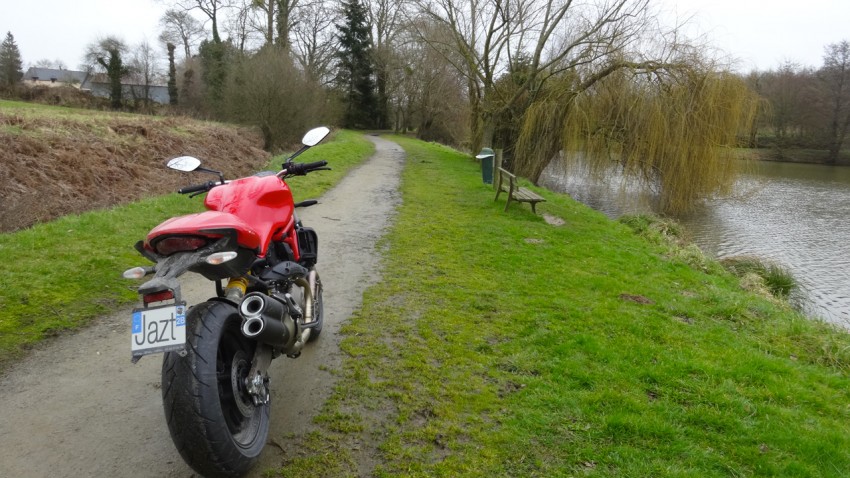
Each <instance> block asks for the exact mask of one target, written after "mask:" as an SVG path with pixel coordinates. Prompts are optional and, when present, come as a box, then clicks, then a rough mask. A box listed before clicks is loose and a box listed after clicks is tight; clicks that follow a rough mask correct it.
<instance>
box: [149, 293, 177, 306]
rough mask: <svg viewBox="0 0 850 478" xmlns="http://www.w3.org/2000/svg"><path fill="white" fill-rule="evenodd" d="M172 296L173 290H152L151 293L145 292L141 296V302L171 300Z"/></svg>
mask: <svg viewBox="0 0 850 478" xmlns="http://www.w3.org/2000/svg"><path fill="white" fill-rule="evenodd" d="M173 298H174V291H170V290H164V291H162V292H154V293H152V294H145V295H143V296H142V302H144V303H145V304H150V303H151V302H162V301H164V300H171V299H173Z"/></svg>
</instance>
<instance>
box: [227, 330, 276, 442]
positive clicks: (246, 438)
mask: <svg viewBox="0 0 850 478" xmlns="http://www.w3.org/2000/svg"><path fill="white" fill-rule="evenodd" d="M254 347H255V344H254V342H251V341H250V340H248V339H246V338H245V337H244V336H242V333H241V332H240V331H239V322H238V320H230V321H228V324H226V326H225V330H224V331H223V333H222V336H221V340H220V341H219V344H218V353H217V360H216V375H217V381H218V396H219V401H220V404H221V413H222V415H223V416H224V421H225V423H226V424H227V428H228V430H229V431H230V436H231V437H232V438H233V440H234V442H236V443H237V444H238V445H240V446H243V447H248V446H250V445H251V444H252V443H253V442H254V440H256V439H257V435H258V434H259V431H260V428H261V427H260V424H261V420H262V417H263V410H262V408H263V407H264V406H259V407H258V406H255V405H254V403H253V400H252V398H251V396H250V394H249V393H248V387H247V381H246V378H247V377H248V372H249V371H250V369H251V358H252V357H253V356H254Z"/></svg>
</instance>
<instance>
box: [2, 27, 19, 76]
mask: <svg viewBox="0 0 850 478" xmlns="http://www.w3.org/2000/svg"><path fill="white" fill-rule="evenodd" d="M22 66H23V61H21V51H20V50H19V49H18V45H17V44H16V43H15V37H14V36H12V32H8V33H6V39H5V40H4V41H3V43H2V45H0V87H9V88H11V87H13V86H15V84H17V83H18V82H19V81H20V80H21V78H22V77H23V76H24V73H23V72H22V71H21V67H22Z"/></svg>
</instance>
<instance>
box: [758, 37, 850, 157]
mask: <svg viewBox="0 0 850 478" xmlns="http://www.w3.org/2000/svg"><path fill="white" fill-rule="evenodd" d="M745 81H746V82H747V84H748V85H749V86H750V88H752V89H753V90H754V91H756V92H757V93H758V94H759V95H760V96H761V97H762V98H763V99H764V105H763V108H761V109H760V111H759V115H758V117H757V122H756V124H755V125H754V128H753V130H752V131H751V135H750V144H749V145H750V146H752V147H760V148H776V149H779V150H783V149H797V148H799V149H816V150H823V151H826V152H827V153H826V156H825V160H826V161H827V162H832V163H834V162H836V161H837V160H838V158H839V154H840V151H841V149H842V148H843V147H844V140H845V138H846V136H847V132H848V128H850V43H848V42H847V41H842V42H839V43H834V44H830V45H828V46H826V48H825V49H824V57H823V65H822V66H820V67H819V68H817V69H815V68H809V67H803V66H800V65H799V64H796V63H793V62H785V63H783V64H782V65H780V66H779V67H778V68H776V69H773V70H769V71H754V72H752V73H750V74H749V75H747V76H746V77H745Z"/></svg>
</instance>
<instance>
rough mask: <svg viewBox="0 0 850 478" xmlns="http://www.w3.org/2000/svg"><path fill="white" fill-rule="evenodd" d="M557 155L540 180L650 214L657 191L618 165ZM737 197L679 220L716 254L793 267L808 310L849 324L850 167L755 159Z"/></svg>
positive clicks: (611, 207)
mask: <svg viewBox="0 0 850 478" xmlns="http://www.w3.org/2000/svg"><path fill="white" fill-rule="evenodd" d="M564 170H565V168H564V166H563V164H560V163H559V162H555V161H553V163H552V164H550V165H549V167H548V168H547V169H546V171H545V172H544V173H543V176H542V177H541V185H543V186H545V187H547V188H549V189H551V190H553V191H559V192H566V193H568V194H570V195H571V196H572V197H573V198H575V199H576V200H579V201H581V202H583V203H585V204H587V205H589V206H591V207H593V208H594V209H597V210H599V211H602V212H604V213H605V214H607V215H608V216H610V217H612V218H615V217H619V216H621V215H623V214H635V213H645V212H652V209H653V202H654V197H653V195H651V194H648V193H646V192H644V191H642V190H641V189H640V188H638V187H636V186H635V185H633V184H631V183H630V182H629V181H627V180H626V179H624V178H623V177H622V176H621V175H619V174H617V173H616V171H613V170H612V171H608V172H606V173H605V178H606V179H605V180H602V179H599V178H594V177H592V175H590V174H589V173H586V172H583V169H582V168H581V167H578V168H576V167H572V168H570V169H569V171H572V173H571V174H565V173H564ZM735 191H736V192H735V195H734V196H733V197H730V198H725V199H722V200H711V201H708V202H707V203H706V204H705V205H704V206H702V207H700V208H699V209H698V210H697V211H695V212H694V213H691V214H689V215H687V216H682V217H677V218H675V219H676V220H677V221H678V222H679V223H681V224H682V225H684V226H685V228H686V229H687V230H688V232H689V235H690V238H691V240H693V242H695V243H696V244H697V245H698V246H699V247H700V248H701V249H702V250H703V251H704V252H705V253H706V254H709V255H712V256H714V257H717V258H724V257H729V256H740V255H754V256H758V257H760V258H763V259H767V260H771V261H774V262H778V263H780V264H782V265H784V266H786V267H787V268H789V269H790V270H791V272H792V273H793V275H794V277H795V279H796V280H797V282H798V284H799V288H798V290H796V291H795V292H794V293H793V294H792V297H791V301H792V302H793V303H794V304H795V305H796V306H797V307H798V308H799V309H800V310H801V311H802V312H803V313H805V314H806V315H809V316H812V317H818V318H822V319H824V320H826V321H829V322H832V323H835V324H838V325H841V326H844V327H850V168H847V167H838V166H821V165H812V164H798V163H778V162H757V163H754V164H750V165H748V166H747V168H746V172H745V173H743V174H742V175H741V176H740V178H739V180H738V182H737V184H736V187H735Z"/></svg>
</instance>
